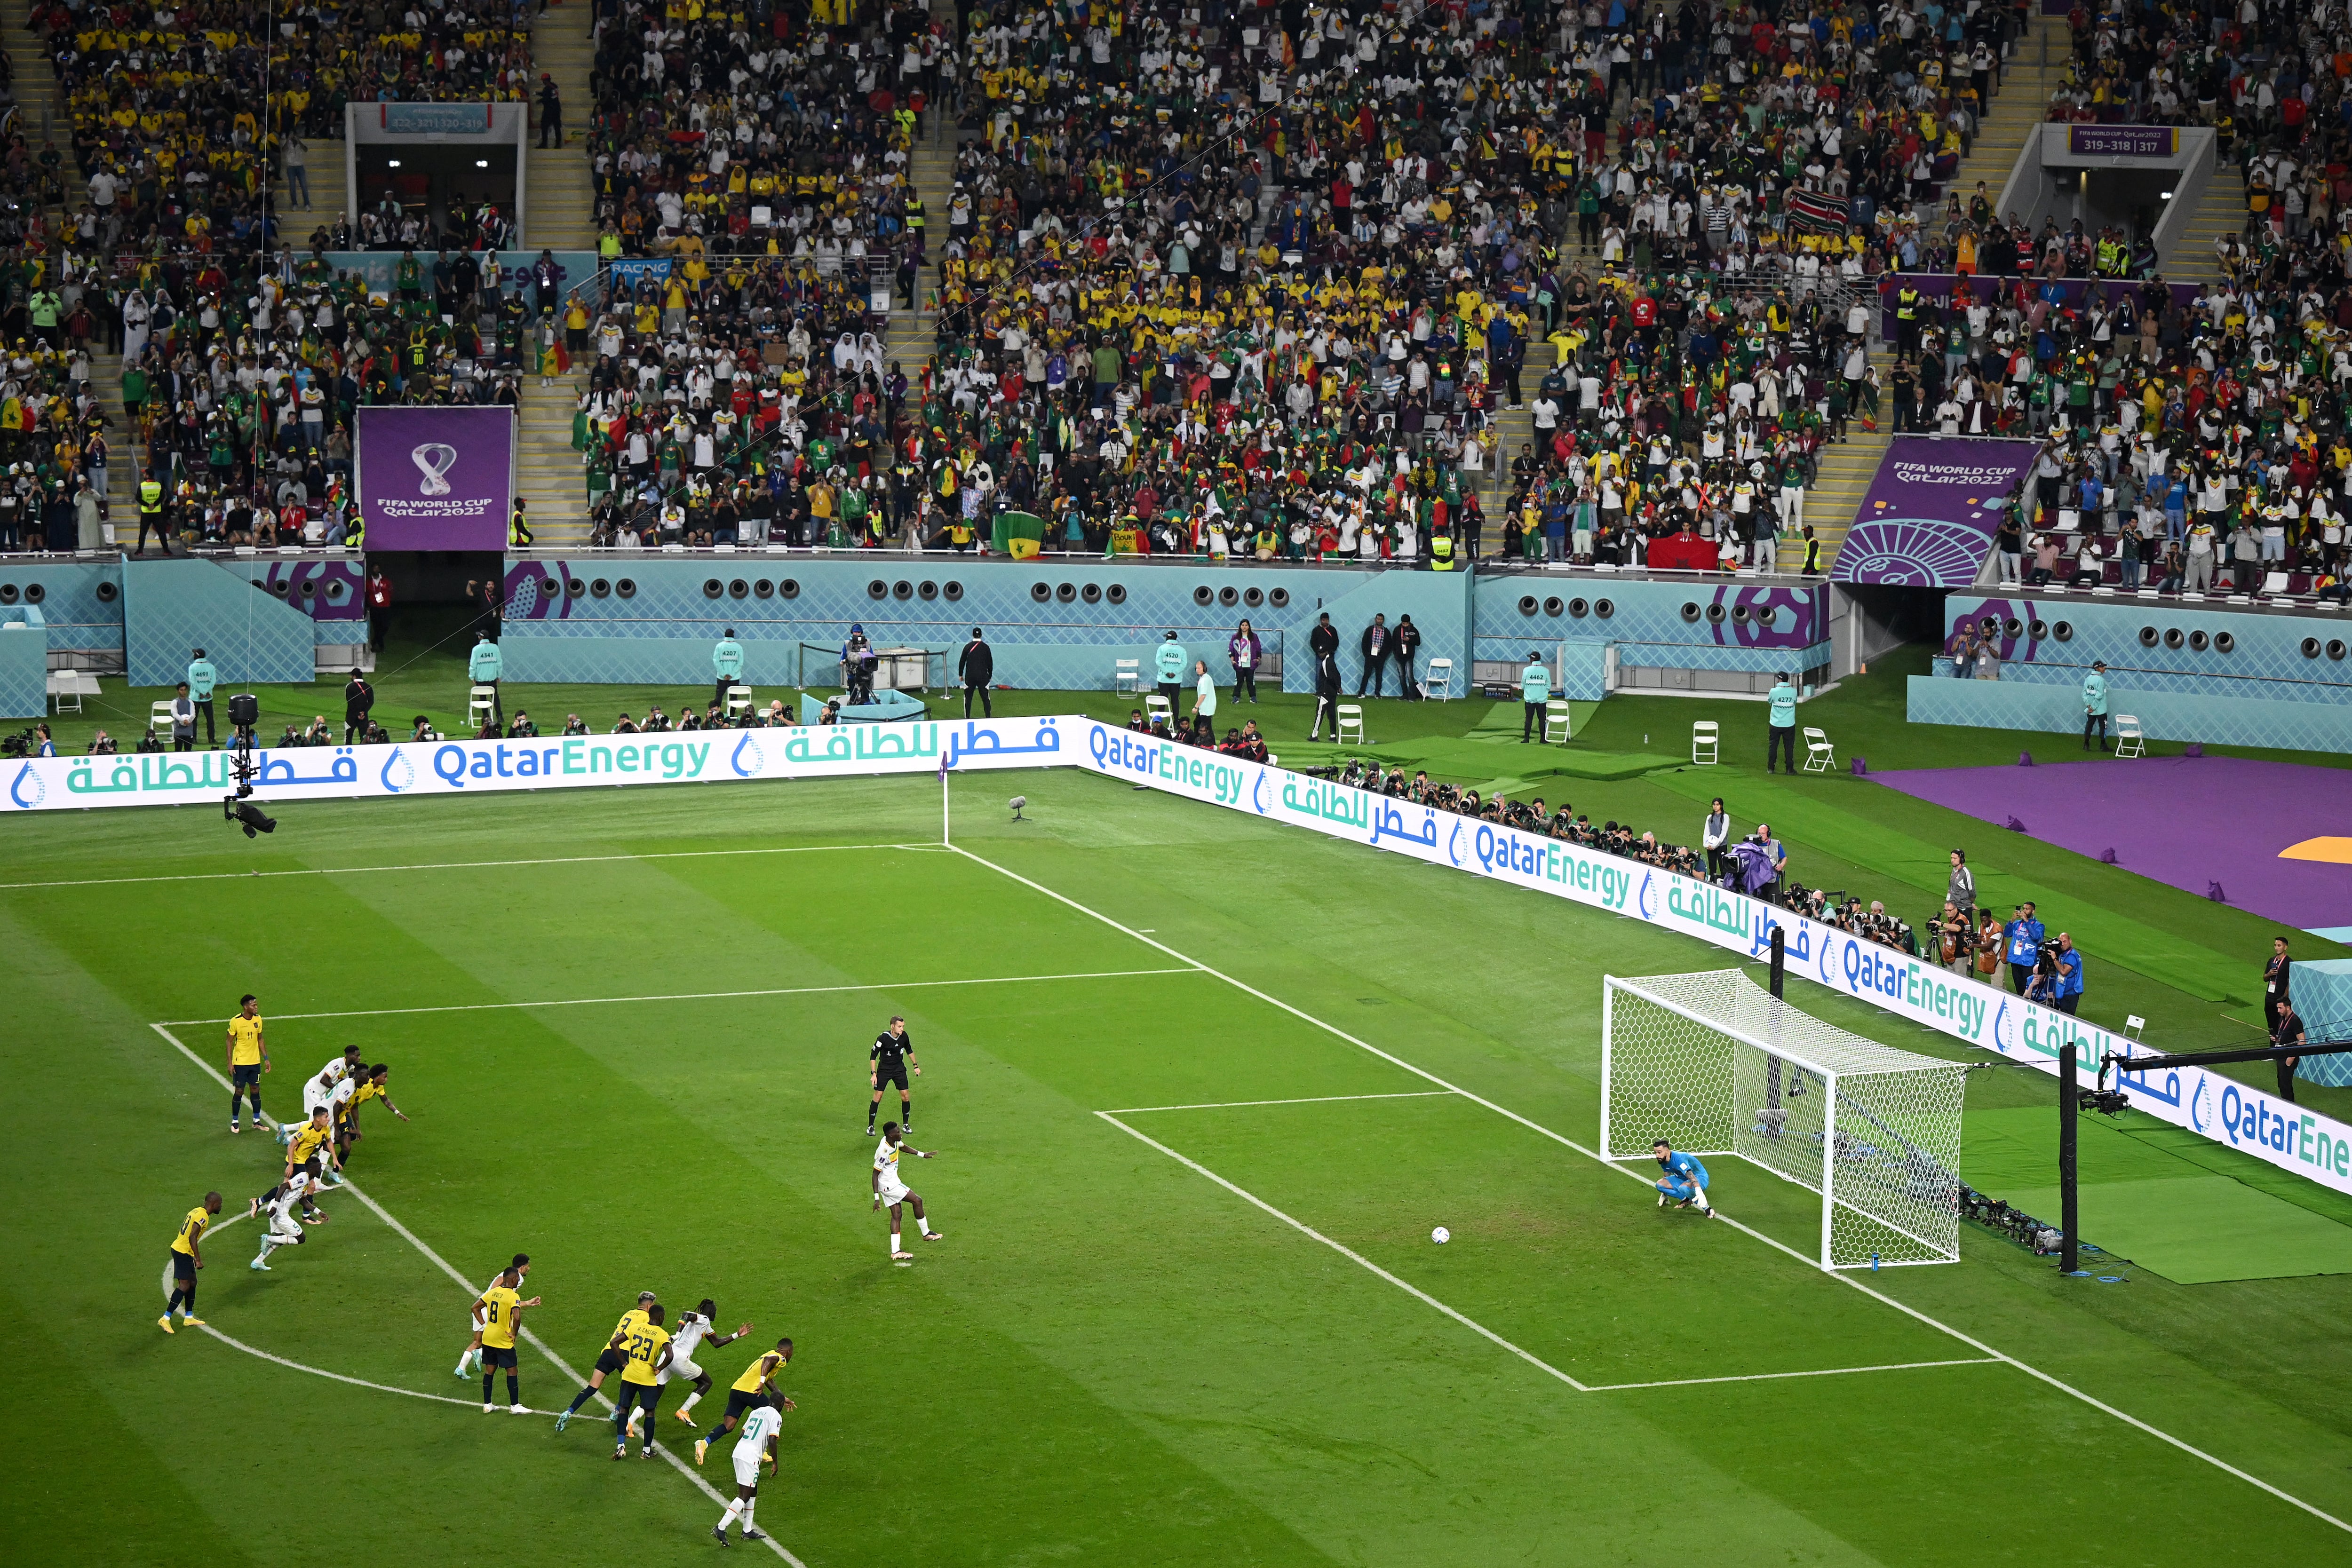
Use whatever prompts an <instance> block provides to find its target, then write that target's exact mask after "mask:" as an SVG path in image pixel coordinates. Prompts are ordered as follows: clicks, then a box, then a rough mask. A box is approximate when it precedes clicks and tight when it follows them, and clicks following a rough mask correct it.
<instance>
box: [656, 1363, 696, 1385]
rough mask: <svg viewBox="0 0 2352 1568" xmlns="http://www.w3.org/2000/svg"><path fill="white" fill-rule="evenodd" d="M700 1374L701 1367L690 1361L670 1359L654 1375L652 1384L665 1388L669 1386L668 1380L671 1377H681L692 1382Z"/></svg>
mask: <svg viewBox="0 0 2352 1568" xmlns="http://www.w3.org/2000/svg"><path fill="white" fill-rule="evenodd" d="M701 1375H702V1368H700V1367H698V1366H697V1365H695V1364H694V1363H692V1362H690V1361H677V1360H672V1361H671V1363H670V1364H668V1365H667V1366H666V1367H664V1368H663V1369H662V1370H661V1371H660V1373H659V1374H657V1375H656V1376H655V1378H654V1384H655V1386H656V1387H661V1388H667V1386H669V1380H670V1379H671V1378H673V1377H682V1378H684V1379H685V1380H686V1381H687V1382H688V1383H692V1382H693V1381H694V1380H695V1379H697V1378H698V1377H700V1376H701Z"/></svg>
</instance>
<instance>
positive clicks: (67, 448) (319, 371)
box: [0, 0, 545, 549]
mask: <svg viewBox="0 0 2352 1568" xmlns="http://www.w3.org/2000/svg"><path fill="white" fill-rule="evenodd" d="M30 26H31V30H32V31H33V33H34V34H35V35H36V36H37V37H41V38H43V39H44V41H45V46H46V50H47V55H48V65H49V68H51V69H53V70H54V72H55V73H56V76H57V80H58V89H59V92H60V94H61V96H62V99H63V103H64V107H65V110H66V117H67V120H68V128H67V131H68V147H69V150H70V154H71V162H70V164H69V163H68V159H67V156H66V154H65V153H64V152H59V151H58V149H57V148H55V147H54V146H46V147H44V148H43V149H42V150H41V151H40V152H38V153H35V152H31V151H30V149H29V148H28V146H27V144H26V141H25V139H24V138H23V137H22V136H21V135H20V136H17V137H16V138H14V139H13V140H12V141H11V144H10V146H9V148H8V150H7V157H6V164H5V173H0V186H8V185H10V183H11V182H14V184H13V186H12V187H11V188H13V189H14V190H15V191H16V193H19V195H20V197H21V196H26V195H29V196H30V197H31V198H32V199H31V200H29V201H26V200H21V199H20V201H19V202H17V203H15V204H8V203H0V346H5V345H10V344H13V345H15V346H16V350H17V352H16V356H15V357H14V359H13V360H12V361H11V363H10V367H9V371H8V377H7V380H6V382H5V386H0V443H5V444H6V445H8V446H9V448H10V450H9V452H8V454H7V455H8V456H9V457H10V458H11V459H12V460H16V459H21V460H22V462H23V466H22V468H21V469H19V468H16V467H11V468H10V470H9V474H8V478H9V480H10V482H11V486H12V487H13V486H15V485H16V484H17V483H19V482H20V481H21V482H27V483H29V484H30V485H31V486H32V487H33V489H34V491H35V492H36V493H37V495H41V496H47V497H50V498H51V499H50V502H49V503H48V505H51V506H53V507H54V508H55V509H56V510H57V511H58V513H59V514H60V517H62V515H63V514H65V513H66V512H67V511H68V510H71V511H74V512H76V513H77V514H79V513H96V512H98V511H99V510H100V508H102V507H103V506H104V503H105V500H106V498H107V497H108V492H109V489H110V486H109V483H108V477H107V459H108V455H109V449H110V445H117V444H119V445H121V446H122V447H123V448H124V449H125V457H126V459H127V460H128V462H127V464H126V465H134V464H135V465H137V466H138V467H140V468H141V469H143V477H144V478H145V479H147V480H151V481H152V482H153V483H155V484H157V485H159V486H161V487H162V492H163V494H162V498H161V503H160V506H159V507H148V506H143V505H142V507H140V513H141V517H140V520H141V522H142V524H143V525H148V526H147V527H142V530H141V536H140V544H141V547H142V548H143V547H144V544H145V539H146V537H147V535H148V534H149V533H150V532H160V533H162V534H163V535H164V536H165V537H166V538H170V539H173V540H185V541H187V542H190V543H198V544H205V543H209V544H217V545H224V546H226V545H236V544H271V543H278V542H294V541H296V540H305V541H308V542H312V543H336V542H342V541H344V539H345V538H346V528H345V521H346V507H345V497H344V496H343V487H344V481H345V480H346V479H347V476H348V474H349V462H350V455H351V434H350V432H351V428H352V412H353V410H354V409H355V408H356V407H357V406H358V404H360V403H361V402H388V401H407V402H427V401H438V402H490V401H507V402H512V401H515V378H516V376H517V375H519V374H520V373H523V372H524V371H529V370H537V369H539V368H540V367H541V359H540V356H539V354H538V351H537V350H538V347H539V340H540V339H541V338H543V337H544V336H545V334H544V332H541V331H535V330H534V328H535V327H536V326H537V325H538V324H537V323H536V322H535V321H534V320H532V319H531V318H530V315H529V314H528V313H527V311H526V309H525V308H524V305H525V304H526V303H527V302H526V301H522V300H519V299H518V298H517V295H518V294H521V295H528V293H529V280H528V279H527V278H526V279H524V280H522V282H523V287H522V288H521V289H520V290H515V288H514V280H508V285H507V289H508V291H506V292H502V291H501V289H500V287H499V279H498V278H497V277H495V276H493V277H490V278H488V279H487V280H484V279H481V278H479V277H474V276H468V277H467V278H465V279H462V280H461V281H460V282H459V283H458V285H457V287H455V288H452V287H450V284H449V280H448V278H447V277H446V270H447V267H448V264H449V257H448V256H447V254H446V252H445V253H444V254H443V256H441V257H440V258H439V260H440V265H439V266H438V267H425V266H415V270H416V271H418V272H420V273H421V274H422V275H423V277H422V282H421V283H419V282H415V281H414V280H412V279H411V278H410V277H409V276H408V273H409V271H410V270H411V268H412V266H414V265H415V264H413V263H412V262H404V264H403V277H402V281H401V285H400V286H399V287H395V288H394V290H392V292H391V294H390V296H389V297H388V298H381V299H371V298H369V296H368V294H367V291H366V289H365V288H364V287H363V286H362V284H361V282H360V280H359V279H358V278H357V277H337V276H335V274H334V272H333V270H332V269H331V267H328V266H327V265H326V263H325V261H324V259H323V257H322V256H320V254H319V247H323V246H329V245H333V246H338V247H341V246H353V245H357V244H362V243H374V244H385V245H390V244H398V243H400V242H401V241H402V240H403V239H407V240H410V241H421V242H423V243H425V245H426V246H428V248H429V247H430V246H431V245H432V244H433V243H434V242H436V241H438V240H445V239H446V240H447V241H449V242H450V243H452V244H456V245H458V246H467V245H476V244H484V243H491V242H495V241H498V240H500V239H502V238H503V237H504V234H503V225H504V219H503V217H502V216H501V215H500V214H499V213H498V212H497V211H496V210H495V209H494V208H493V209H488V210H485V209H483V208H481V207H478V206H471V205H465V206H461V207H460V209H459V210H458V211H457V212H456V213H454V214H450V215H449V216H448V217H447V218H446V219H443V220H441V221H439V222H438V224H437V225H436V222H435V221H434V220H432V219H431V218H429V217H428V216H426V215H425V214H424V212H423V209H422V206H421V204H411V205H410V206H409V207H406V208H403V207H399V206H397V205H395V204H392V203H390V202H387V203H386V204H384V207H383V209H381V210H377V211H370V212H364V213H362V214H360V218H359V228H358V230H357V231H354V228H353V226H352V221H351V219H350V216H349V214H337V215H336V218H335V221H334V223H333V224H332V225H322V226H321V227H320V229H319V230H318V232H317V233H316V234H315V235H313V236H312V240H313V252H312V254H311V256H310V257H309V258H308V259H307V260H303V261H300V262H299V265H298V263H297V260H296V258H295V257H293V256H289V255H288V254H287V253H286V252H284V251H282V250H281V251H277V252H276V253H275V254H272V255H269V256H268V257H267V260H266V261H265V250H266V249H267V248H268V246H271V245H272V244H273V243H274V242H275V241H277V240H278V238H279V237H280V235H279V231H278V227H277V225H278V216H277V212H276V210H275V209H274V205H273V195H272V189H271V187H272V181H273V178H274V177H275V176H276V175H277V174H278V173H281V172H282V173H283V174H284V175H285V177H286V179H287V181H288V183H289V187H290V190H289V195H291V196H296V197H299V201H300V204H302V205H303V206H305V207H307V206H308V205H309V198H308V191H307V188H306V186H305V183H304V181H303V178H302V170H303V167H304V164H305V162H306V161H307V152H308V148H307V139H309V138H328V137H339V136H340V135H341V122H342V118H343V106H344V104H345V102H346V101H347V100H349V99H352V98H359V99H379V98H383V99H403V98H434V99H463V98H472V99H500V98H505V99H515V98H520V97H522V96H523V95H524V93H525V92H526V90H527V89H528V87H529V85H530V40H529V32H528V23H527V14H526V11H525V9H524V7H523V6H522V5H520V4H508V3H505V0H447V3H440V0H435V3H429V4H427V3H419V4H416V5H407V6H405V7H394V6H390V5H385V4H383V0H364V3H362V4H357V5H333V4H324V5H321V4H307V5H289V6H285V7H281V8H279V9H278V10H276V11H273V12H268V13H265V12H263V11H260V10H257V9H256V8H254V7H252V6H250V5H230V4H226V3H225V0H199V3H195V4H189V5H179V6H176V7H169V8H165V9H163V10H160V11H155V10H149V11H135V10H132V9H131V8H128V7H124V6H110V5H100V4H97V3H95V0H53V3H47V0H45V3H44V4H42V5H38V6H37V7H36V9H35V11H34V12H33V14H32V16H31V19H30ZM52 204H56V206H57V208H58V210H57V211H54V212H53V211H52V210H51V205H52ZM459 265H460V267H461V269H462V270H463V271H464V272H466V273H467V274H468V275H472V274H475V273H477V272H478V268H477V267H476V264H475V263H474V262H472V261H471V260H467V261H464V262H462V263H461V264H459ZM101 342H102V344H103V346H104V348H106V349H108V350H120V351H121V354H122V356H123V359H122V365H123V369H122V388H121V391H122V398H123V404H124V407H125V410H126V412H127V413H128V415H129V419H130V427H129V428H127V429H115V428H110V427H109V425H108V423H107V421H106V419H105V416H104V415H103V413H101V412H100V400H99V399H97V398H96V397H94V396H89V395H87V393H86V391H85V389H86V387H87V382H88V377H89V369H88V364H87V361H86V359H83V358H81V357H79V352H78V351H79V350H80V349H81V348H82V347H83V346H84V345H88V344H92V343H101ZM24 361H29V362H24ZM20 405H21V406H22V408H23V409H24V410H25V412H24V413H23V414H22V416H21V418H20V415H19V413H18V410H19V407H20ZM131 477H132V478H133V480H134V481H135V480H136V479H137V478H140V477H142V476H136V475H135V476H131ZM85 484H86V485H87V488H88V490H89V492H90V494H91V495H92V496H93V497H96V501H97V504H96V505H95V506H91V505H84V504H82V503H80V502H79V493H80V492H81V490H82V489H83V487H84V486H85ZM112 488H113V490H114V497H113V498H114V499H115V500H117V501H122V500H126V499H132V498H133V491H134V488H135V486H134V484H133V483H123V484H118V485H116V486H112ZM141 498H142V499H143V497H141ZM37 509H39V507H27V506H26V504H25V503H23V502H21V501H20V502H18V503H17V505H16V507H10V508H7V512H6V514H5V515H9V516H10V517H12V520H13V518H14V517H15V516H16V515H23V516H25V517H27V518H29V516H30V513H31V511H33V510H37ZM117 515H118V527H119V528H121V538H122V542H125V543H128V542H129V540H130V538H131V534H130V529H129V528H128V526H127V525H128V520H129V518H128V514H127V513H118V514H117ZM58 520H59V519H58V518H56V517H53V518H51V519H49V522H50V526H49V527H48V528H47V543H48V548H51V549H58V548H71V547H72V545H74V544H76V543H78V544H79V546H80V547H81V548H86V549H94V548H98V546H99V542H100V531H99V522H98V518H97V517H95V516H90V517H80V516H77V517H76V519H75V526H74V528H71V529H70V530H68V534H69V537H68V538H67V539H66V542H65V543H63V544H60V543H59V542H58V541H59V538H60V530H59V528H58ZM17 540H22V541H24V542H26V543H31V536H30V534H29V532H28V530H27V527H26V525H24V524H19V525H18V526H17V527H16V528H15V529H14V531H13V532H11V533H8V534H6V535H5V536H0V548H15V541H17ZM351 542H357V538H356V532H355V531H354V532H353V534H352V541H351ZM36 548H37V547H36Z"/></svg>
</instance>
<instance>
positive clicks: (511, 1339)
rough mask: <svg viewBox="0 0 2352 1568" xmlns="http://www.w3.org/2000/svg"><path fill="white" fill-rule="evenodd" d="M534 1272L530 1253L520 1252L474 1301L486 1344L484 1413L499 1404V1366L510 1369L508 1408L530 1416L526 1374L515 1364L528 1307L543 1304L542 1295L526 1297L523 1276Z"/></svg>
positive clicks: (477, 1327) (479, 1331)
mask: <svg viewBox="0 0 2352 1568" xmlns="http://www.w3.org/2000/svg"><path fill="white" fill-rule="evenodd" d="M528 1273H530V1253H528V1252H518V1253H516V1254H515V1255H514V1261H513V1262H511V1263H509V1264H508V1265H507V1266H506V1268H505V1270H503V1271H501V1272H500V1273H499V1277H498V1278H497V1279H495V1280H493V1281H490V1286H489V1289H488V1290H486V1291H483V1292H482V1293H481V1295H480V1296H479V1297H478V1298H476V1300H475V1301H474V1328H475V1332H476V1333H477V1334H478V1335H479V1337H480V1339H481V1346H482V1414H483V1415H485V1416H487V1415H488V1414H489V1413H490V1412H491V1411H493V1410H495V1409H497V1408H498V1406H497V1405H496V1404H495V1403H493V1402H492V1400H491V1398H490V1384H491V1380H492V1379H494V1378H496V1377H497V1376H498V1375H499V1368H500V1367H502V1366H503V1367H505V1368H506V1369H507V1412H508V1414H509V1415H513V1416H528V1415H530V1411H528V1410H525V1409H524V1408H523V1407H522V1377H521V1374H520V1370H519V1368H518V1367H517V1366H516V1364H515V1335H516V1334H518V1333H521V1332H522V1312H523V1309H524V1308H525V1307H535V1306H537V1305H539V1300H540V1299H539V1298H538V1297H537V1296H533V1297H532V1298H531V1299H530V1300H529V1301H524V1300H523V1299H522V1277H523V1276H524V1275H525V1274H528Z"/></svg>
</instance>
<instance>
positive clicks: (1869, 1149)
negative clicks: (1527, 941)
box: [1601, 969, 1966, 1269]
mask: <svg viewBox="0 0 2352 1568" xmlns="http://www.w3.org/2000/svg"><path fill="white" fill-rule="evenodd" d="M1965 1075H1966V1070H1965V1069H1964V1068H1963V1067H1962V1066H1961V1065H1960V1064H1959V1063H1958V1062H1953V1061H1938V1060H1937V1059H1936V1058H1934V1057H1928V1056H1917V1055H1914V1054H1913V1053H1912V1052H1910V1051H1897V1050H1895V1048H1894V1047H1893V1046H1887V1045H1881V1044H1879V1043H1878V1042H1877V1041H1875V1040H1864V1039H1863V1038H1862V1037H1861V1036H1860V1035H1857V1034H1849V1033H1848V1032H1846V1031H1845V1030H1842V1029H1839V1028H1836V1027H1835V1026H1833V1025H1831V1024H1826V1023H1823V1022H1822V1021H1821V1020H1820V1019H1816V1018H1813V1017H1812V1016H1811V1015H1810V1014H1807V1013H1804V1012H1801V1011H1799V1010H1798V1009H1795V1008H1793V1007H1790V1005H1789V1004H1788V1003H1786V1002H1784V1001H1781V1000H1780V998H1776V997H1774V996H1773V995H1772V994H1771V993H1770V992H1769V991H1767V990H1765V989H1764V988H1762V987H1761V986H1759V985H1758V984H1757V983H1756V982H1755V981H1753V980H1751V979H1749V978H1748V977H1747V976H1746V975H1745V974H1743V973H1741V972H1740V971H1739V970H1738V969H1718V970H1713V971H1709V972H1706V973H1701V974H1695V975H1651V976H1645V977H1641V978H1638V979H1620V978H1619V977H1616V976H1614V975H1611V976H1606V977H1603V980H1602V991H1601V1153H1602V1155H1604V1156H1605V1157H1607V1158H1609V1159H1612V1160H1631V1159H1637V1158H1644V1157H1646V1156H1648V1155H1649V1154H1650V1152H1651V1144H1652V1142H1653V1141H1654V1140H1655V1139H1658V1138H1664V1139H1665V1140H1666V1141H1667V1142H1668V1143H1670V1144H1672V1145H1674V1146H1675V1148H1676V1149H1678V1150H1685V1151H1687V1152H1689V1153H1692V1154H1696V1155H1700V1156H1701V1157H1702V1158H1704V1157H1706V1156H1707V1155H1738V1157H1739V1158H1741V1159H1744V1160H1746V1161H1748V1163H1749V1164H1750V1165H1754V1166H1761V1167H1762V1168H1764V1169H1765V1170H1768V1171H1770V1172H1771V1173H1772V1174H1773V1175H1774V1176H1779V1177H1780V1178H1781V1179H1782V1180H1784V1181H1790V1182H1794V1183H1796V1184H1797V1185H1798V1186H1803V1187H1807V1188H1810V1189H1811V1190H1812V1191H1814V1192H1816V1193H1819V1194H1820V1195H1821V1198H1822V1242H1821V1259H1820V1261H1821V1265H1822V1268H1824V1269H1853V1268H1866V1267H1871V1266H1874V1265H1889V1264H1896V1263H1950V1262H1955V1261H1957V1260H1958V1258H1959V1255H1960V1234H1959V1233H1960V1204H1959V1198H1960V1191H1961V1187H1960V1179H1959V1160H1960V1106H1961V1102H1962V1099H1963V1098H1964V1095H1965V1090H1964V1087H1963V1080H1964V1078H1965Z"/></svg>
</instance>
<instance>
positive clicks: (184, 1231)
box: [155, 1192, 221, 1333]
mask: <svg viewBox="0 0 2352 1568" xmlns="http://www.w3.org/2000/svg"><path fill="white" fill-rule="evenodd" d="M220 1211H221V1195H220V1194H218V1193H216V1192H208V1193H206V1194H205V1200H204V1202H202V1203H200V1204H198V1205H196V1207H194V1208H192V1209H190V1210H188V1212H187V1215H186V1217H185V1218H183V1219H182V1220H181V1221H180V1229H179V1233H178V1234H177V1235H175V1236H173V1238H172V1252H171V1257H172V1300H171V1301H170V1303H169V1304H168V1305H166V1306H165V1307H164V1309H163V1316H162V1317H160V1318H157V1319H156V1320H155V1324H156V1326H157V1327H158V1328H161V1329H162V1330H163V1332H164V1333H175V1332H176V1331H175V1330H174V1329H173V1327H172V1314H173V1313H174V1312H177V1313H178V1314H179V1316H180V1321H181V1322H184V1323H188V1324H191V1325H193V1326H194V1327H196V1328H202V1327H204V1326H205V1320H204V1319H202V1318H200V1317H198V1316H196V1270H199V1269H201V1268H203V1267H204V1266H205V1251H204V1242H205V1231H207V1230H209V1229H211V1228H212V1223H213V1216H214V1215H215V1214H218V1213H219V1212H220Z"/></svg>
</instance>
